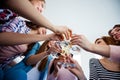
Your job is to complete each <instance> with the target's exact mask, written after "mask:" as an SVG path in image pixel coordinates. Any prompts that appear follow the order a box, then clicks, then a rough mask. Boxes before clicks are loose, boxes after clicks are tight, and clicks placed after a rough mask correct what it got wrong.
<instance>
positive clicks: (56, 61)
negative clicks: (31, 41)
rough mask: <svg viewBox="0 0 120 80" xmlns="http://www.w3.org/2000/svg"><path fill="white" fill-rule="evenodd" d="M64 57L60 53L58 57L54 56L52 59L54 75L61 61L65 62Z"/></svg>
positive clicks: (60, 65)
mask: <svg viewBox="0 0 120 80" xmlns="http://www.w3.org/2000/svg"><path fill="white" fill-rule="evenodd" d="M65 58H66V57H65V56H64V55H60V56H59V57H58V58H55V59H54V61H53V65H54V71H53V73H54V75H55V76H56V75H57V73H58V71H59V69H60V68H61V67H62V63H65V62H66V59H65Z"/></svg>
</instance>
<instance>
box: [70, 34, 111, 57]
mask: <svg viewBox="0 0 120 80" xmlns="http://www.w3.org/2000/svg"><path fill="white" fill-rule="evenodd" d="M71 42H72V44H73V45H78V46H80V47H81V48H83V49H84V50H86V51H89V52H92V53H95V54H99V55H102V56H106V57H109V56H110V47H109V46H108V45H96V44H93V43H91V42H90V41H88V40H87V38H86V37H85V36H84V35H73V36H72V40H71Z"/></svg>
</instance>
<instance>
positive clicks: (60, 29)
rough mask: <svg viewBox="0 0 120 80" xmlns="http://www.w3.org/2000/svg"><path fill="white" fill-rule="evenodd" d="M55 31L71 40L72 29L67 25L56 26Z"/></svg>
mask: <svg viewBox="0 0 120 80" xmlns="http://www.w3.org/2000/svg"><path fill="white" fill-rule="evenodd" d="M53 32H55V33H56V34H58V35H62V36H63V37H64V38H65V39H66V40H69V39H70V38H71V35H72V30H71V29H69V28H68V27H66V26H56V29H55V30H54V31H53Z"/></svg>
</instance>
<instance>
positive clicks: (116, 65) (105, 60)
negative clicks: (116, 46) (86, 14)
mask: <svg viewBox="0 0 120 80" xmlns="http://www.w3.org/2000/svg"><path fill="white" fill-rule="evenodd" d="M95 44H98V45H107V44H106V43H105V41H104V40H103V39H98V40H97V41H96V42H95ZM99 61H100V63H101V64H102V65H103V66H104V67H105V68H106V69H107V70H110V71H120V64H119V63H116V62H113V61H110V60H109V58H106V57H103V58H102V59H99ZM111 65H114V66H111Z"/></svg>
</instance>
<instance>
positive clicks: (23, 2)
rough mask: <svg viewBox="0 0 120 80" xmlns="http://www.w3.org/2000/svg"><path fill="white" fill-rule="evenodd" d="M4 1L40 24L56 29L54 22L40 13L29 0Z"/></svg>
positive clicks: (10, 7) (17, 11)
mask: <svg viewBox="0 0 120 80" xmlns="http://www.w3.org/2000/svg"><path fill="white" fill-rule="evenodd" d="M4 3H5V4H6V6H7V7H8V8H9V9H11V10H13V11H15V12H16V13H18V14H19V15H21V16H23V17H25V18H27V19H29V20H31V21H33V22H34V23H36V24H38V25H40V26H44V27H46V28H48V29H50V30H52V31H55V28H54V26H53V24H52V23H50V22H49V21H48V20H47V19H46V18H45V17H44V16H42V14H40V13H39V12H38V11H37V10H36V9H35V8H34V7H33V5H32V4H31V3H30V2H29V1H28V0H17V1H16V0H7V1H5V2H4Z"/></svg>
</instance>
